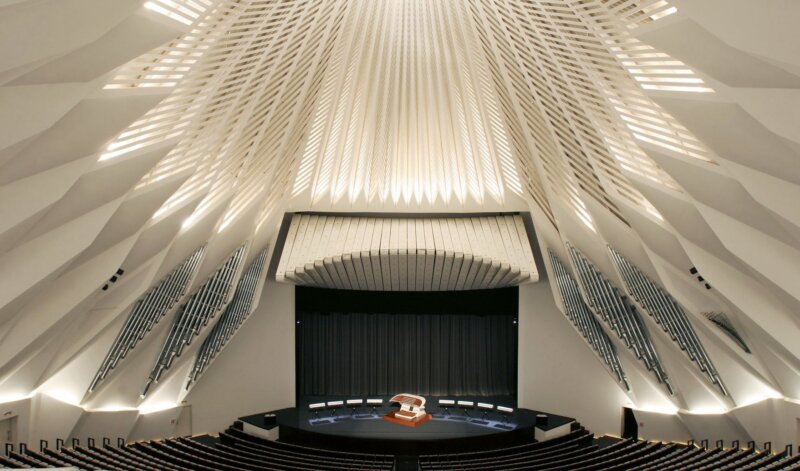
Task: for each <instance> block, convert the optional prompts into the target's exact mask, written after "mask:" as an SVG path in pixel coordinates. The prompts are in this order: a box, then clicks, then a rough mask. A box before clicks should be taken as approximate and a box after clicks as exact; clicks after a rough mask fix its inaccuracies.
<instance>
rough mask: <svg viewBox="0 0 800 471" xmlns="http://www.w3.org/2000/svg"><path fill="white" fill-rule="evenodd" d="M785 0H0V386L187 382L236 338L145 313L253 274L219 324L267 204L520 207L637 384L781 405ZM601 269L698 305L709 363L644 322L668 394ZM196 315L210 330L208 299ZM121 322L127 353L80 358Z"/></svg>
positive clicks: (657, 394)
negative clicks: (190, 330)
mask: <svg viewBox="0 0 800 471" xmlns="http://www.w3.org/2000/svg"><path fill="white" fill-rule="evenodd" d="M751 19H752V21H751ZM794 20H800V11H798V7H797V4H796V3H795V2H751V1H748V0H725V1H724V0H705V1H703V2H696V1H689V0H673V1H666V0H562V1H550V2H532V1H527V0H440V1H426V0H388V1H375V0H285V1H280V2H277V1H274V0H149V1H143V0H117V1H114V2H109V1H108V0H12V1H10V2H9V1H5V2H3V1H0V185H1V186H0V286H2V290H0V391H2V394H5V395H6V396H8V397H12V398H13V397H27V396H29V395H30V394H33V393H34V392H35V391H43V392H48V391H50V392H52V391H56V390H57V391H60V392H61V393H63V394H61V393H60V394H61V397H63V398H66V399H67V400H69V401H72V402H75V403H79V404H81V405H82V406H83V407H88V408H102V407H106V406H108V405H109V404H123V405H125V406H127V407H140V408H148V407H152V405H153V404H152V403H151V402H152V401H166V402H169V403H176V402H178V401H179V400H181V399H183V398H184V397H185V396H186V394H187V392H186V385H187V384H194V381H195V380H197V379H198V378H199V374H200V373H201V372H203V371H212V372H213V370H214V368H213V365H212V364H211V361H212V360H213V358H214V355H215V354H216V352H217V351H218V350H219V349H221V348H222V346H224V343H225V342H227V341H228V339H229V338H230V337H231V336H232V335H233V334H232V333H230V332H231V330H226V331H224V335H223V334H219V335H217V336H214V337H213V339H215V340H214V342H212V343H213V344H214V346H213V348H212V347H207V348H206V347H203V352H204V355H205V356H204V357H203V361H202V362H201V363H198V364H194V365H193V364H192V363H191V359H194V358H196V357H197V354H198V349H199V348H200V347H199V346H198V344H202V342H195V343H194V344H193V345H192V346H191V347H186V349H184V345H183V344H182V343H180V342H182V340H180V338H177V337H176V339H177V340H175V339H172V337H169V339H172V340H169V342H172V341H173V340H174V342H176V343H174V344H172V343H169V344H166V345H165V344H162V343H161V342H158V341H154V340H153V338H155V337H157V336H158V335H163V336H164V337H166V336H167V334H166V333H165V332H167V331H168V329H169V326H170V325H171V324H172V323H173V321H174V320H175V319H184V320H186V322H192V318H191V313H193V312H195V311H193V310H191V309H184V308H183V307H181V306H185V304H186V303H187V302H188V301H189V300H190V299H194V298H191V297H192V296H196V295H197V293H201V294H202V293H205V292H206V291H209V290H211V288H210V286H211V285H213V283H211V282H214V281H215V280H219V279H224V283H225V285H226V287H227V288H226V291H225V292H226V293H229V296H228V298H227V299H218V300H217V301H219V304H218V305H217V307H219V308H220V310H222V306H223V305H226V303H228V301H230V300H231V299H232V297H234V296H236V295H235V294H234V293H235V292H236V291H237V290H238V289H240V288H241V289H243V290H244V291H243V294H240V295H238V296H236V299H237V300H238V301H237V302H236V303H234V308H235V309H232V310H231V311H226V312H230V314H226V315H225V316H224V319H228V320H229V321H230V326H236V327H230V329H233V331H234V333H235V329H236V328H238V326H239V325H241V323H243V322H244V321H245V320H246V318H247V315H248V314H249V313H250V312H251V311H252V309H253V308H254V306H255V305H256V304H257V303H258V297H259V295H260V294H259V293H260V291H259V290H258V289H257V287H260V286H261V284H260V282H261V281H262V280H263V279H264V278H266V276H267V275H266V270H265V269H264V267H265V266H268V265H269V264H268V263H267V261H266V258H267V252H265V251H264V249H265V247H271V246H273V245H274V242H275V240H276V237H277V232H278V230H277V229H278V227H279V226H280V221H281V220H282V217H283V215H284V213H286V212H306V211H308V212H315V213H326V214H328V213H335V212H337V211H339V212H341V211H345V212H351V213H357V214H363V213H369V212H379V213H381V215H380V217H390V216H387V215H388V214H390V213H392V212H403V213H405V216H406V217H423V216H422V215H423V214H424V213H437V217H440V218H447V217H450V216H448V213H451V214H452V213H470V214H475V213H480V212H488V211H492V212H495V213H511V212H523V211H529V212H530V213H531V218H532V220H533V223H534V227H535V229H536V234H535V236H536V240H537V242H538V243H539V246H540V248H541V249H542V252H543V253H548V254H550V257H548V260H552V261H550V262H547V261H546V262H545V264H544V265H545V267H546V268H547V273H544V272H543V273H541V275H542V278H545V275H547V274H550V276H551V277H552V275H553V270H554V268H553V266H557V267H558V275H559V279H560V280H561V283H562V284H561V285H560V288H561V291H554V294H555V295H556V298H557V299H559V296H560V295H562V294H563V295H564V296H569V298H568V299H566V301H568V302H569V304H568V306H567V304H562V305H560V306H561V307H564V306H567V307H566V308H565V313H566V314H567V315H573V316H572V317H571V320H573V322H575V323H577V322H578V321H587V322H588V323H585V325H584V326H583V327H576V328H577V329H578V331H580V332H581V333H583V334H584V335H587V336H588V335H589V334H592V335H595V337H594V339H595V341H594V343H592V342H590V344H591V345H592V346H593V347H594V348H595V349H596V351H598V352H605V354H606V357H605V359H604V360H603V361H604V362H605V363H606V365H607V366H608V367H609V371H611V372H612V374H615V375H617V379H618V380H619V381H620V383H621V384H622V383H624V384H625V385H626V386H625V388H626V390H625V391H624V392H623V393H624V394H628V395H629V396H628V397H630V399H631V402H632V403H634V404H635V405H637V406H641V407H644V406H649V407H651V408H653V409H659V410H673V411H674V410H677V409H680V410H682V411H699V410H703V411H708V410H713V411H728V410H731V409H732V408H734V407H738V406H742V405H747V404H749V403H752V402H755V401H756V400H759V399H763V398H764V397H785V398H790V399H793V400H796V399H798V398H800V386H799V385H800V381H799V380H798V376H797V374H796V373H795V372H796V371H800V344H798V342H797V338H799V337H798V336H800V327H798V325H800V324H798V319H797V312H800V288H798V286H800V285H798V283H797V279H798V276H800V268H798V267H800V217H799V216H798V211H797V208H796V203H795V201H797V200H798V199H800V163H799V162H800V132H798V130H797V126H796V125H795V124H794V123H797V122H798V114H797V110H798V109H800V99H798V96H800V95H798V90H800V57H798V49H797V48H796V47H792V46H793V45H794V44H793V43H794V42H796V41H792V40H793V39H796V33H794V32H793V29H792V28H793V27H791V26H786V25H793V24H795V23H796V22H797V21H794ZM743 25H745V26H746V27H744V26H743ZM43 30H46V31H47V33H48V34H38V33H36V32H39V31H43ZM32 32H34V33H36V34H34V33H32ZM567 247H570V249H567ZM398 249H401V248H398ZM193 254H194V255H193ZM232 254H235V256H233V255H232ZM303 255H304V256H303V257H299V258H298V260H301V261H302V262H303V263H306V262H310V263H314V262H316V260H306V259H305V258H307V257H305V255H307V254H303ZM571 255H572V256H571ZM304 257H305V258H304ZM576 260H577V261H580V263H581V264H582V269H583V271H582V272H578V271H577V270H576V268H577V267H576V266H575V265H576V263H577V262H575V261H576ZM190 262H191V263H190ZM234 262H235V263H234ZM226 263H227V265H226ZM298 263H300V262H298ZM548 263H549V264H548ZM620 266H623V267H624V268H625V270H627V271H626V272H625V273H627V275H626V274H625V273H622V274H621V272H620V270H621V268H620ZM226 267H227V268H226ZM691 267H697V269H698V270H699V275H701V276H702V277H703V281H702V282H700V281H698V280H697V275H696V274H691V273H690V272H689V269H690V268H691ZM118 269H123V271H124V275H121V276H118V277H117V280H115V282H114V283H111V280H110V279H111V277H112V276H114V274H115V273H116V272H117V270H118ZM595 273H596V274H597V280H601V281H600V282H599V283H601V285H602V286H603V287H608V286H612V287H615V288H616V289H617V290H619V293H620V295H622V296H627V297H629V296H628V295H631V296H632V295H633V294H636V293H634V291H635V290H637V289H642V288H641V286H639V285H626V282H629V281H630V280H634V281H635V280H647V282H648V283H650V282H652V283H653V286H658V287H659V289H661V290H663V292H661V291H659V292H658V293H659V299H662V300H670V301H669V302H670V303H671V302H673V301H674V302H675V303H678V304H679V307H678V308H676V309H675V310H674V312H679V313H681V314H680V315H679V317H678V319H680V321H681V325H682V326H685V325H686V324H684V321H686V322H688V323H689V324H693V325H694V327H695V329H696V331H697V334H696V335H697V337H696V338H694V337H693V338H692V339H691V345H695V344H702V345H705V350H702V354H703V355H704V356H705V355H707V356H708V357H709V359H710V361H708V362H707V361H706V360H708V359H707V358H705V357H703V358H701V359H702V362H700V361H698V360H697V359H687V358H686V357H685V355H684V354H683V353H681V351H680V349H681V347H680V345H679V344H676V343H675V341H673V339H671V338H670V337H669V336H670V335H672V334H673V333H674V330H669V329H666V330H665V329H662V328H661V327H659V326H658V325H656V324H655V322H656V321H651V320H650V317H647V316H642V317H641V318H642V319H644V320H642V322H644V323H645V324H647V323H650V325H649V332H651V333H652V336H653V341H652V343H650V342H649V341H648V342H646V343H643V345H647V346H648V348H650V346H651V345H652V346H653V347H652V349H653V350H654V351H653V352H650V353H651V354H652V355H651V357H652V358H655V359H658V360H659V361H661V362H662V364H661V365H660V366H659V368H662V367H663V371H662V370H661V369H659V375H661V374H662V373H663V374H664V375H668V376H669V379H670V382H669V383H666V382H665V381H662V383H664V384H668V385H669V388H670V389H672V387H673V386H674V389H675V390H676V391H677V392H676V393H675V394H673V395H670V394H669V392H665V391H666V388H665V387H663V386H662V385H661V384H660V383H659V381H657V380H655V379H653V378H654V376H653V375H651V374H650V373H649V372H648V371H646V368H645V366H643V365H646V364H649V363H647V362H643V361H637V360H638V359H637V358H635V357H634V356H633V354H631V353H630V352H629V349H628V346H626V344H625V339H624V338H621V337H618V336H616V335H610V334H609V332H610V331H609V332H606V331H605V330H604V329H606V330H608V325H612V326H613V325H614V324H613V323H612V322H611V320H608V319H607V323H606V324H601V323H598V322H595V321H588V319H594V318H593V317H591V314H597V313H596V312H594V313H593V312H592V311H591V310H590V309H589V307H587V306H588V304H587V305H584V303H583V301H582V299H584V300H586V301H589V299H588V295H587V293H588V292H589V291H588V290H587V288H590V287H587V286H586V285H587V280H591V277H592V276H595V275H594V274H595ZM223 275H224V276H223ZM601 275H602V276H601ZM626 276H627V278H626ZM176 279H179V280H180V283H179V284H178V285H179V287H180V290H178V291H175V290H174V289H173V288H175V286H173V285H175V283H173V281H174V280H176ZM171 280H172V281H171ZM706 283H708V288H706ZM104 285H108V286H109V288H108V289H106V290H103V289H101V288H102V287H103V286H104ZM631 286H633V287H631ZM647 286H650V285H647ZM170 289H173V291H169V290H170ZM609 292H613V290H611V291H608V290H606V291H604V293H606V294H608V293H609ZM151 293H156V294H162V293H168V294H169V295H168V296H166V298H164V299H167V300H168V301H169V302H168V303H163V305H159V308H158V309H157V310H156V311H154V312H158V313H159V316H160V317H158V319H156V318H153V319H148V320H147V322H149V323H148V324H147V325H149V326H151V327H152V329H153V331H154V332H155V334H150V335H152V337H149V338H148V337H145V340H143V341H141V342H139V341H136V342H117V343H116V344H115V343H114V338H115V336H116V335H117V333H118V332H120V330H121V328H122V326H123V325H124V324H125V323H126V321H127V320H128V319H129V314H130V313H131V312H139V311H142V310H144V308H136V306H139V305H142V306H150V305H151V304H150V303H155V302H156V301H157V300H156V301H154V300H153V299H149V298H147V296H148V295H150V294H151ZM638 294H639V296H633V297H630V299H634V298H635V299H637V301H636V303H640V304H639V305H637V306H638V307H639V308H640V309H639V310H640V311H642V312H645V311H646V309H644V307H645V306H644V305H643V304H642V303H645V301H646V299H647V298H646V297H645V296H644V295H642V294H641V292H638ZM581 296H583V298H582V297H581ZM642 299H644V300H645V301H643V300H642ZM560 302H561V301H559V303H560ZM630 302H631V303H634V301H630ZM650 307H651V308H652V306H650ZM179 308H180V309H179ZM137 309H138V310H137ZM570 309H572V310H570ZM201 310H202V309H201ZM178 311H180V312H181V313H187V312H188V313H189V314H180V315H176V312H178ZM653 312H656V313H657V312H658V311H655V310H653ZM201 314H202V315H203V316H205V317H204V318H203V319H204V322H203V323H201V324H199V325H198V327H197V329H196V330H195V331H194V332H195V333H194V335H195V336H197V337H203V338H204V339H205V338H208V335H209V332H210V331H211V329H213V328H214V324H215V319H218V318H219V317H223V316H218V317H214V316H213V315H212V314H213V313H206V312H203V313H201ZM652 317H653V318H654V319H655V318H656V317H655V316H652ZM709 318H714V319H725V325H726V326H728V328H729V330H728V331H725V332H723V331H722V330H720V329H719V328H718V327H717V325H718V324H713V323H711V322H710V321H709V320H708V319H709ZM187 319H188V320H187ZM604 325H605V327H604ZM218 330H219V329H218ZM731 330H732V331H735V332H738V334H741V338H740V339H739V340H741V342H742V344H744V345H748V346H749V347H750V348H749V350H750V351H749V352H747V351H745V350H744V349H742V348H741V347H740V346H739V344H737V343H736V341H732V340H731V338H732V337H730V336H729V334H730V332H731ZM229 334H230V335H229ZM684 343H686V342H684ZM687 344H688V343H687ZM112 345H117V346H119V348H120V350H119V351H120V352H121V351H123V350H124V348H127V346H128V345H134V347H135V348H133V347H131V349H132V353H131V355H133V356H134V357H135V358H138V359H143V358H144V359H146V360H147V361H143V362H136V361H130V360H125V361H123V360H122V359H121V358H116V357H113V358H112V357H108V358H107V360H106V363H107V364H108V365H112V366H109V367H108V368H106V370H105V371H100V372H99V371H98V368H99V367H100V366H101V359H102V358H104V357H103V352H108V351H109V349H110V347H111V346H112ZM614 349H616V350H617V351H618V352H620V355H619V357H617V356H616V355H611V354H610V352H611V351H612V350H614ZM655 350H657V352H655ZM158 352H162V353H163V352H166V353H164V355H166V357H168V359H167V360H164V361H163V362H160V363H158V365H156V367H155V368H154V369H152V370H148V371H155V373H151V375H152V376H151V377H149V379H148V371H145V370H144V369H142V368H137V365H140V364H147V366H146V367H147V368H149V367H152V366H153V364H152V361H151V360H152V358H154V357H156V356H157V354H158ZM174 352H182V356H181V357H180V358H177V357H176V358H177V359H175V360H174V363H173V356H170V355H172V353H174ZM655 353H658V355H656V354H655ZM119 355H120V356H122V355H123V354H122V353H119ZM139 355H141V356H139ZM711 360H713V361H711ZM653 361H655V360H653ZM692 362H694V363H695V364H696V365H700V364H701V363H702V364H703V365H706V364H713V365H715V366H714V367H715V368H716V369H715V370H714V371H713V372H709V371H708V367H706V366H702V368H705V369H706V370H705V371H703V370H698V371H700V374H697V373H689V372H692V371H695V369H696V368H695V367H694V366H692ZM106 363H104V364H106ZM198 365H199V366H198ZM598 365H600V363H598ZM698 368H700V366H698ZM623 370H624V371H625V372H626V374H627V377H626V378H624V381H623V377H622V375H621V372H622V371H623ZM639 370H641V371H639ZM190 371H195V373H196V374H193V377H192V381H189V382H188V383H187V381H185V379H186V378H187V377H188V376H187V375H188V374H189V372H190ZM637 371H638V374H637V373H636V372H637ZM711 373H713V374H711ZM181 375H183V376H181ZM717 375H718V376H719V377H718V376H717ZM95 377H100V378H102V381H101V382H98V383H97V388H96V389H94V388H89V386H90V384H91V383H92V380H93V378H95ZM709 378H710V379H709ZM173 379H174V381H172V380H173ZM710 381H711V382H710ZM145 384H148V386H149V387H148V389H147V390H148V391H149V392H148V394H147V395H146V396H147V397H145V398H141V397H139V394H140V392H141V391H142V390H143V385H145ZM90 389H91V390H90ZM65 391H66V392H65ZM87 391H88V392H87ZM151 398H155V399H151ZM0 400H4V398H3V397H0Z"/></svg>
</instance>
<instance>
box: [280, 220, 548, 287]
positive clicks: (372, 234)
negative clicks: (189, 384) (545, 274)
mask: <svg viewBox="0 0 800 471" xmlns="http://www.w3.org/2000/svg"><path fill="white" fill-rule="evenodd" d="M276 277H277V279H278V280H279V281H287V282H292V283H296V284H301V285H308V286H318V287H327V288H338V289H364V290H377V291H384V290H385V291H448V290H463V289H483V288H494V287H503V286H513V285H518V284H520V283H527V282H532V281H536V280H537V279H538V274H537V271H536V264H535V262H534V260H533V253H532V251H531V248H530V245H529V243H528V235H527V232H526V231H525V227H524V223H523V221H522V218H521V217H520V216H518V215H499V216H475V217H441V218H440V217H419V218H415V217H409V218H405V217H394V218H388V217H386V218H385V217H366V216H338V215H325V214H295V215H294V216H293V217H292V221H291V223H290V226H289V230H288V231H287V238H286V243H285V245H284V248H283V252H282V254H281V259H280V262H279V266H278V271H277V273H276Z"/></svg>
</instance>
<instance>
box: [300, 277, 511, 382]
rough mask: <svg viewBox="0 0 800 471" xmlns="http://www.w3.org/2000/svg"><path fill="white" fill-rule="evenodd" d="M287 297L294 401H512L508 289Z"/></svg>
mask: <svg viewBox="0 0 800 471" xmlns="http://www.w3.org/2000/svg"><path fill="white" fill-rule="evenodd" d="M295 299H296V309H297V325H296V327H297V339H296V340H297V393H298V395H299V396H339V395H343V396H348V395H352V396H364V395H392V394H397V393H401V392H408V393H412V394H422V395H433V396H501V395H502V396H516V391H517V324H516V322H517V321H516V319H517V306H518V290H517V288H507V289H498V290H487V291H470V292H453V293H397V292H359V291H337V290H324V289H315V288H303V287H298V288H297V292H296V298H295Z"/></svg>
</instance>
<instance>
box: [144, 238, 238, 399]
mask: <svg viewBox="0 0 800 471" xmlns="http://www.w3.org/2000/svg"><path fill="white" fill-rule="evenodd" d="M246 248H247V244H244V245H242V246H241V247H239V248H238V249H236V251H235V252H234V253H233V254H232V255H231V256H230V257H229V258H228V259H227V260H226V261H225V263H223V264H222V266H221V267H220V268H218V269H217V271H216V272H215V273H214V274H213V275H211V277H210V278H209V279H208V281H206V282H205V284H204V285H203V286H201V287H200V289H199V290H198V291H197V292H196V293H194V294H193V295H192V296H191V297H190V298H189V301H187V302H186V304H184V305H183V306H181V307H180V309H179V310H178V313H177V314H176V315H175V318H174V320H173V321H172V326H171V327H170V329H169V334H167V339H166V340H165V341H164V346H163V347H161V353H159V355H158V360H156V364H155V366H154V367H153V370H152V372H151V373H150V376H149V377H148V379H147V383H146V384H145V387H144V390H143V392H142V397H144V396H146V395H147V393H148V391H149V390H150V387H151V386H152V385H153V384H154V383H157V382H158V380H159V379H160V378H161V375H162V374H163V373H164V371H166V370H168V369H169V368H170V367H171V366H172V362H173V361H174V360H175V358H177V357H179V356H180V355H181V353H183V349H184V348H185V347H187V346H188V345H190V344H191V343H192V339H194V337H196V336H198V335H199V334H200V331H201V330H202V329H203V327H204V326H206V325H208V322H209V320H211V319H213V317H214V316H215V315H216V313H217V311H219V310H220V309H222V307H223V306H224V305H225V302H226V301H227V299H228V293H229V292H230V289H231V287H232V286H233V282H234V280H235V279H236V274H237V272H238V270H239V265H240V264H241V262H242V260H243V259H244V256H245V254H246V253H247V250H246Z"/></svg>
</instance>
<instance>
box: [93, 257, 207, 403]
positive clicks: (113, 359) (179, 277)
mask: <svg viewBox="0 0 800 471" xmlns="http://www.w3.org/2000/svg"><path fill="white" fill-rule="evenodd" d="M204 253H205V246H203V247H200V248H199V249H197V250H195V251H194V253H192V254H191V255H190V256H189V257H188V258H187V259H186V260H184V261H183V262H181V263H180V265H178V266H177V267H175V268H174V269H173V270H172V271H171V272H170V273H169V274H168V275H167V276H166V277H164V279H163V280H161V282H160V283H158V285H157V286H156V287H155V288H153V289H152V290H151V291H150V292H149V293H147V294H145V295H144V296H142V297H141V298H139V299H138V300H137V301H136V304H135V305H134V306H133V309H132V310H131V313H130V315H128V319H127V320H126V321H125V324H124V325H123V326H122V329H120V331H119V333H118V334H117V337H116V338H115V339H114V343H113V344H112V345H111V348H110V349H109V351H108V354H107V355H106V358H105V359H104V360H103V363H102V364H101V365H100V369H99V370H98V371H97V374H96V375H95V377H94V379H93V380H92V383H91V385H90V386H89V391H88V392H92V391H94V389H95V388H96V387H97V385H98V384H100V382H101V381H103V379H105V378H106V376H108V373H109V372H111V370H113V369H114V368H115V367H116V366H117V364H118V363H119V362H120V361H122V360H123V359H124V358H125V357H126V356H127V355H128V352H130V351H131V350H133V349H134V347H136V344H137V343H139V341H141V340H142V339H143V338H144V336H145V335H147V333H148V332H150V331H151V330H152V329H153V327H154V326H155V325H156V324H158V322H159V321H160V320H161V319H162V318H163V317H164V315H165V314H166V313H167V312H168V311H169V310H170V309H171V308H172V306H173V305H174V304H175V303H176V302H178V301H179V300H180V299H181V297H182V296H183V295H184V294H185V293H186V288H187V286H189V282H190V281H191V280H192V277H193V276H194V273H195V270H197V267H198V266H199V265H200V260H202V259H203V254H204Z"/></svg>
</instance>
